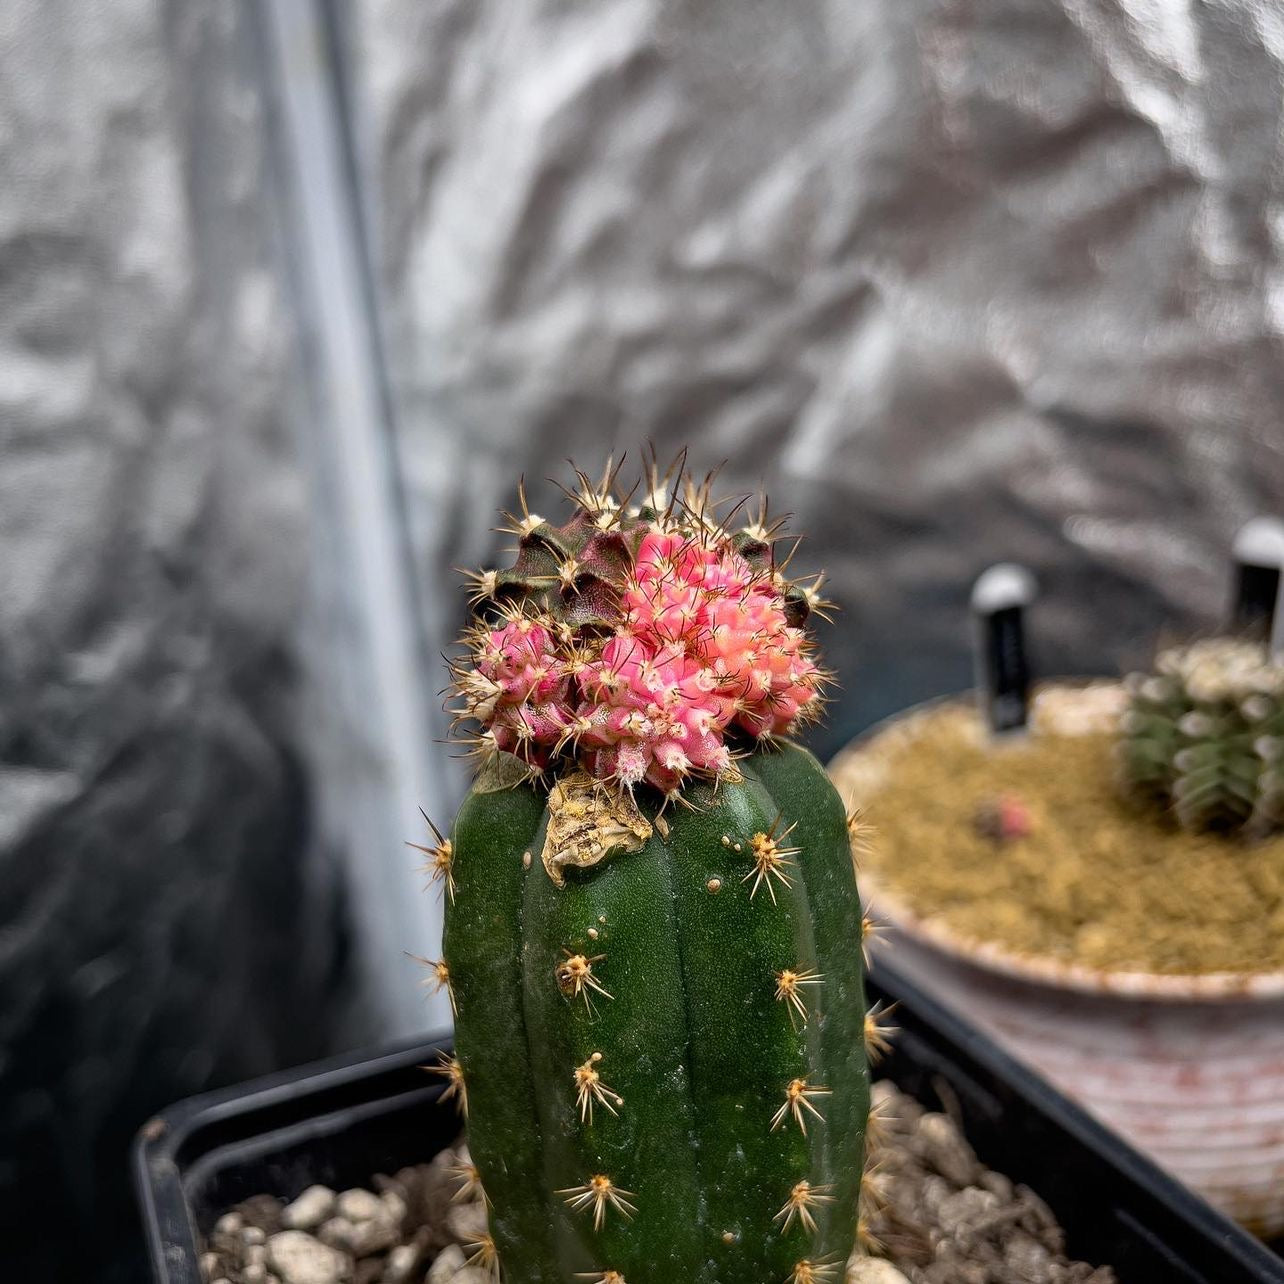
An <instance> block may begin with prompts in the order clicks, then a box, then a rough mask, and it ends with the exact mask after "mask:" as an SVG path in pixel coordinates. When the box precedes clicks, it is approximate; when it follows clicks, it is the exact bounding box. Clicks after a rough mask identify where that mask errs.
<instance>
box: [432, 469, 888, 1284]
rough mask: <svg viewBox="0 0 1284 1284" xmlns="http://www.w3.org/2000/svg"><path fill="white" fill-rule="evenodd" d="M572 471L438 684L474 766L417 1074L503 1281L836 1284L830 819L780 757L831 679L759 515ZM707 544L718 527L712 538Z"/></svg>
mask: <svg viewBox="0 0 1284 1284" xmlns="http://www.w3.org/2000/svg"><path fill="white" fill-rule="evenodd" d="M577 476H578V477H579V483H580V484H579V487H578V490H577V491H576V492H575V493H574V494H573V496H572V498H573V499H574V501H575V512H574V514H573V516H572V517H571V518H570V520H569V521H568V522H567V523H566V524H565V525H563V526H560V527H555V526H553V525H551V524H549V523H548V522H546V521H544V520H543V519H541V518H540V517H538V516H535V515H534V514H531V513H529V512H527V511H526V507H525V501H524V499H523V503H522V512H521V515H520V516H518V517H516V518H513V519H512V527H513V530H514V533H515V534H516V536H517V538H518V552H517V558H516V562H515V564H514V565H513V567H512V568H511V569H510V570H504V571H496V572H486V573H483V574H480V575H478V576H476V577H475V592H474V594H473V607H474V614H475V623H474V624H473V626H472V627H471V628H470V630H469V632H468V633H467V635H466V637H465V639H464V643H465V646H466V649H467V654H466V656H464V657H463V658H462V659H461V660H460V661H459V662H458V664H457V665H456V668H455V692H456V695H457V697H458V707H457V712H458V714H459V716H460V718H461V721H463V722H465V723H467V724H470V725H471V726H472V727H473V728H474V729H475V732H476V734H475V738H474V748H475V750H476V752H477V754H478V757H479V770H478V775H477V779H476V781H475V783H474V786H473V789H472V791H471V793H470V794H469V796H468V798H467V799H466V800H465V802H464V804H463V806H462V808H461V809H460V811H459V814H458V816H457V818H456V820H455V825H454V828H453V830H452V832H451V834H450V835H449V837H448V838H447V837H444V836H440V835H438V839H437V846H435V847H433V848H430V849H428V850H429V855H430V860H429V868H430V869H431V871H432V873H433V874H434V878H435V880H436V881H437V883H438V885H439V887H440V888H441V889H442V891H443V893H444V895H445V898H446V906H445V910H446V925H445V937H444V945H443V958H442V959H441V961H440V962H439V963H435V964H434V965H433V966H434V969H435V977H436V981H437V983H438V984H440V985H444V986H446V987H447V988H448V990H449V993H450V998H451V1002H452V1005H453V1007H454V1010H455V1013H456V1055H455V1058H452V1059H451V1060H449V1061H447V1062H446V1063H445V1064H443V1066H441V1067H440V1070H441V1072H442V1073H443V1074H445V1075H446V1076H447V1077H448V1079H449V1088H448V1092H449V1093H450V1094H451V1095H452V1096H453V1097H454V1099H455V1100H456V1101H457V1102H458V1104H459V1106H460V1108H461V1110H463V1111H464V1112H465V1113H466V1116H467V1120H468V1134H469V1141H470V1145H471V1150H472V1156H473V1161H474V1163H475V1164H476V1167H477V1173H476V1174H475V1176H476V1178H477V1179H478V1180H480V1182H481V1185H482V1187H483V1189H484V1191H485V1194H486V1198H487V1202H488V1205H489V1216H490V1226H489V1233H488V1235H487V1236H486V1237H485V1238H484V1239H483V1240H482V1241H481V1242H480V1243H479V1244H477V1245H476V1246H475V1247H474V1250H473V1257H474V1263H475V1264H476V1265H477V1266H479V1267H481V1268H483V1269H484V1270H485V1271H487V1272H489V1273H490V1274H491V1275H492V1276H494V1277H496V1278H501V1277H502V1278H503V1279H504V1280H505V1281H510V1282H511V1284H571V1282H572V1281H590V1282H591V1284H675V1282H676V1281H692V1284H786V1282H788V1284H815V1282H818V1281H837V1280H839V1279H840V1278H841V1276H842V1271H843V1265H844V1263H845V1261H846V1259H847V1256H848V1255H849V1253H850V1251H851V1249H852V1246H853V1239H854V1236H855V1234H856V1229H857V1206H858V1199H859V1189H860V1184H861V1170H862V1162H863V1152H864V1140H865V1125H866V1119H867V1115H868V1106H869V1071H868V1065H867V1057H866V1050H865V1042H864V1040H865V1031H866V1023H867V1021H866V1012H865V1006H864V986H863V974H862V959H861V933H862V921H861V910H860V903H859V901H858V898H857V894H856V884H855V877H854V873H853V865H852V857H851V850H850V847H849V830H848V818H847V816H846V815H845V813H844V809H843V805H842V803H841V801H840V800H839V797H838V794H837V793H836V792H835V790H834V788H833V787H832V785H831V784H830V783H829V780H828V778H827V777H826V775H825V773H824V771H823V770H822V769H821V767H820V765H819V764H818V763H817V762H816V760H815V759H814V758H813V757H812V756H811V755H810V754H809V753H807V752H806V750H804V749H802V748H800V747H798V746H797V745H795V744H793V743H792V742H791V741H790V740H789V739H788V736H789V735H790V733H791V732H792V731H794V729H795V728H797V727H798V726H799V725H801V724H802V723H804V722H805V721H806V720H807V719H809V718H813V717H815V716H816V714H817V712H818V710H819V707H820V703H821V688H822V685H823V682H824V676H825V675H824V674H823V673H822V672H821V670H820V669H819V668H818V667H817V664H816V662H815V659H814V658H813V655H812V648H811V644H810V642H809V640H808V638H807V636H806V634H805V631H804V627H805V624H806V621H807V617H808V615H809V614H810V613H812V612H814V611H815V610H817V608H818V607H823V603H822V601H821V599H820V597H819V595H818V592H817V589H818V583H816V584H810V585H807V586H801V585H798V584H794V583H790V582H789V581H788V580H786V578H785V575H784V567H783V566H781V564H780V562H779V560H778V559H777V557H776V553H775V535H776V530H775V529H774V528H772V527H770V526H769V525H768V524H767V522H766V519H765V515H764V516H763V517H762V518H760V519H759V520H758V521H756V522H752V523H750V524H748V525H746V526H744V527H743V529H736V530H731V529H727V528H725V527H724V526H723V524H722V523H721V522H719V520H718V519H717V518H716V517H715V515H714V506H713V504H712V503H711V502H710V499H709V492H708V484H707V483H705V484H703V485H693V484H692V483H690V482H688V481H684V480H682V479H681V478H674V477H672V476H670V477H668V478H660V477H658V476H656V475H655V474H654V473H653V474H652V476H651V477H650V478H649V482H650V487H649V493H648V494H647V495H646V496H645V498H644V499H643V500H642V501H641V502H640V503H637V504H632V503H631V502H630V498H629V497H625V498H623V499H617V498H615V496H614V493H613V491H614V477H613V476H610V475H608V477H607V478H606V479H604V480H603V482H602V483H601V484H593V483H591V482H590V481H589V480H588V478H586V477H584V476H583V475H579V474H577ZM728 525H730V523H728Z"/></svg>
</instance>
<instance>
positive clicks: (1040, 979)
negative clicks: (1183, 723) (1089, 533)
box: [830, 684, 1284, 1237]
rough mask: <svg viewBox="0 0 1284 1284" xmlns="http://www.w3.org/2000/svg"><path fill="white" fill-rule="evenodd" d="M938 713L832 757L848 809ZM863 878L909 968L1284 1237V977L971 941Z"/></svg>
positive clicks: (1148, 1146)
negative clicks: (1112, 963) (1114, 966)
mask: <svg viewBox="0 0 1284 1284" xmlns="http://www.w3.org/2000/svg"><path fill="white" fill-rule="evenodd" d="M1081 685H1082V684H1080V689H1081ZM1109 687H1113V689H1114V690H1118V688H1117V686H1114V684H1109ZM1109 687H1108V685H1107V684H1094V689H1099V690H1101V691H1102V692H1103V693H1107V692H1108V690H1109ZM1073 689H1075V688H1072V687H1070V686H1069V685H1068V684H1067V685H1066V686H1058V687H1051V688H1048V689H1047V690H1046V691H1045V692H1044V693H1043V696H1041V698H1044V697H1052V698H1053V700H1054V702H1055V699H1056V698H1057V696H1058V695H1060V694H1061V693H1062V692H1066V691H1069V690H1073ZM955 698H956V699H960V700H962V699H966V698H967V697H955ZM1107 703H1108V701H1107ZM924 708H926V707H920V708H919V709H915V710H910V711H909V712H908V713H907V714H904V715H901V716H900V717H898V718H895V719H892V720H889V721H888V722H887V723H883V724H880V725H879V726H877V727H875V728H873V729H872V730H871V731H869V732H867V733H866V734H865V735H863V736H861V737H860V738H859V739H858V740H856V741H855V742H854V743H853V744H852V745H850V746H849V747H848V748H847V749H845V750H844V751H843V752H842V753H840V754H839V755H838V756H837V757H836V758H835V759H834V761H833V762H832V763H831V764H830V772H831V774H832V775H833V777H834V779H835V781H836V782H837V784H838V787H839V791H840V792H841V793H842V794H843V795H844V796H845V798H846V799H847V801H848V804H849V805H851V806H868V805H869V803H870V801H871V799H872V798H874V797H875V796H876V794H877V789H878V770H879V769H878V762H877V752H876V750H877V742H878V741H879V740H880V738H882V737H896V738H899V737H901V736H905V735H913V734H914V729H913V723H914V720H915V717H916V715H918V714H920V713H921V712H923V711H924ZM871 750H872V751H873V752H871ZM862 874H863V878H862V888H863V891H864V893H865V895H866V897H867V899H868V900H869V901H870V904H871V908H872V910H873V913H874V914H875V916H876V917H877V918H879V919H881V920H883V921H884V922H886V923H887V924H888V926H889V928H890V929H891V930H890V931H889V932H887V933H884V934H880V942H879V944H878V946H877V947H876V948H880V949H881V948H886V949H890V950H893V951H894V957H895V960H896V964H897V966H898V968H899V969H900V970H901V971H903V972H905V973H907V974H908V975H910V976H911V977H912V978H914V979H916V980H918V981H919V982H920V983H921V984H922V985H923V986H924V987H925V988H928V989H930V990H931V991H933V992H934V993H935V994H936V995H937V996H938V997H939V998H940V999H942V1000H943V1001H944V1002H946V1003H947V1004H950V1005H952V1006H954V1007H956V1008H958V1009H959V1010H961V1011H962V1012H963V1013H965V1014H966V1015H967V1016H969V1017H970V1018H971V1019H972V1020H974V1021H976V1022H977V1023H978V1024H979V1025H981V1026H982V1027H983V1028H985V1029H987V1030H988V1031H989V1032H991V1033H992V1034H993V1035H994V1036H995V1038H996V1039H997V1040H998V1041H999V1042H1000V1043H1002V1044H1003V1045H1004V1046H1005V1047H1006V1048H1007V1049H1008V1050H1009V1051H1011V1052H1012V1053H1014V1054H1015V1055H1016V1056H1018V1057H1020V1058H1021V1059H1023V1060H1025V1061H1026V1062H1027V1063H1029V1064H1030V1065H1032V1066H1034V1067H1035V1068H1036V1069H1038V1070H1039V1071H1041V1072H1042V1073H1043V1074H1044V1075H1046V1077H1047V1078H1048V1079H1049V1080H1051V1081H1052V1082H1053V1083H1054V1084H1055V1085H1056V1086H1057V1087H1059V1088H1060V1089H1062V1091H1064V1092H1065V1093H1067V1095H1069V1096H1072V1097H1074V1098H1076V1099H1077V1100H1078V1101H1079V1102H1080V1103H1081V1104H1083V1105H1084V1106H1086V1107H1087V1108H1088V1109H1089V1110H1090V1111H1091V1112H1092V1113H1094V1114H1095V1115H1097V1116H1098V1117H1099V1118H1100V1119H1102V1120H1103V1121H1104V1122H1106V1123H1107V1124H1109V1125H1111V1126H1112V1127H1114V1128H1115V1129H1116V1130H1117V1131H1118V1132H1120V1133H1121V1134H1122V1135H1123V1136H1125V1137H1127V1138H1128V1140H1129V1141H1131V1142H1132V1143H1133V1144H1134V1145H1135V1146H1136V1147H1137V1148H1138V1149H1140V1150H1142V1151H1144V1152H1146V1153H1147V1154H1149V1155H1150V1156H1151V1157H1152V1158H1154V1159H1155V1160H1156V1161H1158V1163H1159V1164H1160V1165H1161V1166H1162V1167H1164V1168H1167V1169H1168V1170H1169V1171H1170V1172H1172V1173H1174V1174H1176V1175H1177V1176H1178V1177H1180V1178H1181V1179H1182V1180H1183V1181H1185V1182H1186V1183H1187V1184H1188V1185H1190V1186H1191V1187H1193V1188H1194V1189H1195V1190H1197V1191H1198V1192H1200V1193H1201V1194H1202V1195H1204V1196H1205V1197H1206V1198H1207V1199H1208V1200H1209V1201H1210V1202H1211V1203H1213V1204H1215V1205H1217V1206H1218V1207H1219V1208H1221V1209H1223V1210H1224V1211H1226V1212H1227V1213H1229V1214H1230V1215H1231V1216H1232V1217H1234V1218H1235V1219H1236V1220H1237V1221H1239V1222H1241V1223H1243V1224H1244V1225H1245V1226H1247V1227H1249V1228H1250V1229H1251V1230H1253V1231H1255V1232H1257V1233H1258V1234H1260V1235H1263V1236H1266V1237H1270V1236H1274V1235H1279V1234H1281V1233H1284V972H1272V973H1217V974H1209V975H1204V976H1172V975H1152V974H1147V973H1139V972H1108V971H1097V970H1095V969H1093V968H1089V967H1083V966H1073V965H1068V964H1064V963H1061V962H1059V961H1057V960H1054V959H1051V958H1040V957H1036V956H1027V955H1020V954H1016V953H1013V952H1011V951H1008V950H1006V949H1004V948H1003V947H1001V946H999V945H997V944H995V943H993V942H984V941H973V940H967V939H964V938H963V937H961V936H959V935H958V934H957V933H956V932H954V931H953V930H952V929H951V928H949V927H948V926H946V925H945V924H944V923H943V922H942V921H941V920H940V919H938V918H932V917H922V916H920V915H919V914H917V913H916V912H915V910H914V908H913V906H912V905H910V904H908V903H906V901H904V900H903V899H900V898H898V897H896V896H893V895H891V894H890V893H889V892H888V891H887V889H886V888H883V887H880V886H878V884H877V881H876V879H874V878H873V877H871V874H870V871H869V870H868V869H866V870H863V871H862Z"/></svg>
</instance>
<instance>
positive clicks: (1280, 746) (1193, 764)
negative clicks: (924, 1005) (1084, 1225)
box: [831, 523, 1284, 1236]
mask: <svg viewBox="0 0 1284 1284" xmlns="http://www.w3.org/2000/svg"><path fill="white" fill-rule="evenodd" d="M1236 553H1237V561H1238V571H1237V585H1238V591H1237V597H1236V606H1235V609H1234V611H1233V612H1232V620H1231V624H1230V626H1229V627H1228V630H1227V633H1226V635H1225V636H1220V637H1212V638H1204V639H1200V640H1197V641H1194V642H1192V643H1189V644H1186V645H1182V646H1176V647H1170V648H1168V649H1166V650H1164V651H1162V652H1161V654H1160V655H1159V657H1158V659H1157V661H1156V663H1155V665H1154V667H1153V671H1152V672H1150V673H1143V674H1134V675H1132V676H1131V677H1129V678H1128V679H1127V680H1126V681H1125V682H1122V683H1120V682H1111V681H1087V680H1078V681H1060V682H1054V683H1047V684H1043V685H1041V686H1039V687H1037V688H1034V687H1031V685H1030V682H1029V672H1028V670H1029V666H1028V664H1027V663H1026V661H1025V652H1024V642H1023V632H1022V621H1023V616H1024V612H1025V611H1026V609H1027V608H1028V606H1029V605H1030V603H1031V602H1032V600H1033V581H1032V579H1031V578H1030V577H1029V576H1028V575H1027V574H1025V573H1024V572H1021V571H1020V570H1019V569H1017V568H992V570H991V571H990V572H987V574H986V575H985V576H983V577H982V578H981V580H979V581H978V584H977V591H976V594H975V597H974V609H975V615H976V626H977V637H978V643H979V645H978V695H979V699H978V700H976V701H973V700H971V699H953V700H945V701H940V702H937V703H936V704H934V705H930V706H925V707H923V708H920V709H918V710H912V711H910V712H909V713H907V714H905V715H902V716H900V717H898V718H896V719H893V720H891V721H890V722H889V723H887V724H885V725H884V726H883V727H881V728H876V729H875V730H874V731H873V732H872V733H870V734H867V735H866V736H864V737H862V738H861V739H860V740H859V741H858V742H857V743H856V744H854V745H853V746H851V747H850V748H849V749H848V750H846V751H844V753H843V754H841V755H839V757H838V758H837V759H836V760H835V762H834V764H833V765H832V768H831V770H832V772H833V774H834V776H835V778H836V781H837V783H838V784H839V787H840V790H841V792H842V793H843V794H844V797H845V800H846V801H847V803H848V804H849V805H853V806H863V807H865V808H866V809H867V815H868V818H869V820H870V823H871V824H872V825H873V826H874V827H875V828H876V830H877V832H878V835H879V842H878V845H877V848H876V850H875V851H873V852H872V853H871V855H870V859H869V862H868V867H867V868H866V870H865V879H864V882H865V890H866V892H867V894H870V895H871V897H872V900H873V902H874V905H875V906H876V908H877V911H878V914H879V915H880V916H882V917H883V918H885V919H887V920H889V921H890V923H892V924H894V925H895V927H896V929H897V931H896V933H895V936H896V938H897V940H898V944H899V948H898V950H897V957H898V960H899V962H900V963H901V965H902V966H904V967H907V968H908V970H910V971H911V972H912V973H914V974H916V975H917V976H918V978H919V979H920V980H921V981H924V982H925V983H927V984H929V985H930V986H931V987H932V988H933V989H935V990H936V991H937V993H939V994H940V995H941V996H942V997H944V998H946V999H948V1000H949V1001H951V1002H953V1003H955V1004H956V1005H959V1006H961V1007H963V1008H965V1009H966V1011H967V1012H968V1013H969V1014H970V1015H971V1016H973V1017H974V1018H975V1019H977V1020H978V1021H979V1022H980V1023H981V1024H982V1025H983V1026H988V1027H989V1029H990V1030H991V1031H992V1032H993V1033H994V1034H995V1035H996V1037H998V1038H999V1039H1000V1041H1002V1042H1005V1043H1006V1044H1007V1045H1008V1046H1009V1047H1010V1048H1011V1049H1012V1050H1013V1051H1015V1052H1017V1053H1018V1054H1019V1055H1021V1056H1022V1057H1024V1058H1025V1059H1027V1060H1028V1061H1030V1062H1031V1063H1033V1064H1034V1065H1036V1066H1037V1067H1038V1068H1040V1069H1041V1070H1043V1071H1044V1072H1045V1073H1046V1074H1047V1075H1048V1077H1049V1078H1051V1079H1052V1080H1053V1081H1054V1082H1055V1083H1057V1084H1058V1085H1059V1086H1061V1087H1062V1088H1064V1089H1066V1090H1067V1091H1068V1092H1069V1093H1070V1094H1071V1095H1073V1096H1077V1097H1079V1098H1080V1099H1081V1100H1082V1101H1083V1102H1084V1103H1085V1104H1087V1105H1088V1106H1090V1108H1092V1109H1093V1110H1094V1111H1095V1112H1096V1113H1098V1114H1099V1115H1100V1116H1101V1117H1102V1118H1104V1119H1105V1120H1106V1121H1107V1122H1109V1123H1111V1124H1113V1125H1115V1126H1116V1127H1117V1128H1118V1129H1119V1130H1120V1131H1121V1132H1123V1133H1124V1134H1125V1135H1126V1136H1128V1137H1129V1138H1130V1140H1132V1141H1133V1142H1134V1143H1135V1144H1137V1145H1138V1146H1139V1147H1140V1148H1141V1149H1143V1150H1146V1151H1149V1152H1150V1153H1151V1154H1152V1155H1153V1156H1154V1157H1155V1158H1156V1159H1158V1160H1159V1161H1160V1162H1161V1163H1162V1164H1164V1165H1165V1166H1166V1167H1169V1168H1170V1169H1172V1170H1173V1171H1174V1172H1176V1173H1178V1174H1179V1175H1180V1176H1182V1177H1183V1178H1185V1180H1187V1181H1188V1182H1189V1183H1190V1184H1191V1185H1192V1186H1194V1187H1195V1188H1197V1189H1199V1190H1200V1191H1202V1192H1203V1193H1204V1194H1206V1195H1207V1196H1208V1198H1209V1199H1211V1200H1212V1201H1213V1202H1215V1203H1217V1204H1219V1205H1221V1206H1222V1207H1223V1208H1224V1209H1226V1210H1227V1211H1228V1212H1230V1213H1231V1214H1232V1215H1234V1216H1236V1217H1237V1218H1238V1219H1240V1220H1241V1221H1242V1222H1244V1223H1245V1224H1246V1225H1248V1226H1249V1227H1250V1228H1252V1229H1254V1230H1256V1231H1258V1232H1259V1233H1262V1234H1266V1235H1268V1236H1270V1235H1278V1234H1280V1233H1281V1231H1284V1190H1282V1189H1281V1187H1280V1184H1279V1180H1278V1175H1279V1172H1280V1171H1281V1165H1282V1164H1284V1140H1282V1139H1284V1073H1282V1072H1281V1066H1282V1065H1284V835H1282V834H1281V832H1280V826H1281V822H1282V821H1284V766H1282V761H1284V664H1282V663H1281V662H1280V659H1279V656H1278V654H1277V652H1276V651H1275V649H1274V647H1273V646H1272V643H1271V640H1270V634H1271V621H1272V619H1273V617H1274V615H1275V608H1276V598H1277V594H1278V587H1279V579H1280V574H1279V566H1280V563H1281V560H1284V556H1282V554H1284V537H1281V535H1280V533H1279V531H1278V528H1275V527H1274V526H1273V525H1272V524H1262V523H1256V524H1253V525H1252V526H1251V527H1250V528H1249V529H1248V530H1247V531H1246V532H1245V537H1244V538H1241V540H1240V541H1238V543H1237V549H1236Z"/></svg>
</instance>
